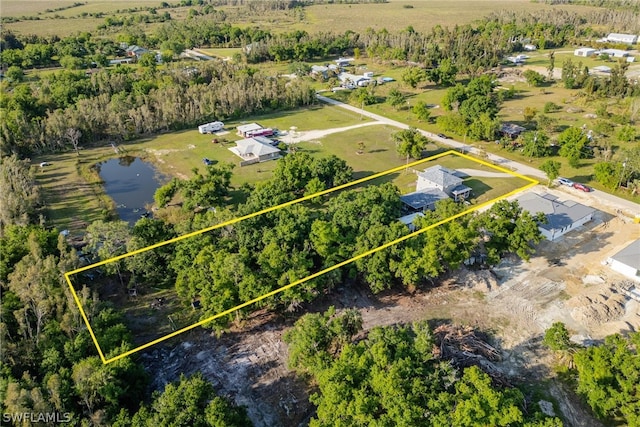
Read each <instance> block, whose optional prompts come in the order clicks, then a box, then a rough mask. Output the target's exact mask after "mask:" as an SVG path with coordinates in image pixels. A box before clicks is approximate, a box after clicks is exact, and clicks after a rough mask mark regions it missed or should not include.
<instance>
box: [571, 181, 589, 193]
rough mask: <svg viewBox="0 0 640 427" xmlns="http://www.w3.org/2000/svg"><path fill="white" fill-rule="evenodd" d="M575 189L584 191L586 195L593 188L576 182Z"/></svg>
mask: <svg viewBox="0 0 640 427" xmlns="http://www.w3.org/2000/svg"><path fill="white" fill-rule="evenodd" d="M573 188H577V189H578V190H580V191H584V192H585V193H588V192H589V191H591V187H587V186H586V185H584V184H580V183H579V182H574V183H573Z"/></svg>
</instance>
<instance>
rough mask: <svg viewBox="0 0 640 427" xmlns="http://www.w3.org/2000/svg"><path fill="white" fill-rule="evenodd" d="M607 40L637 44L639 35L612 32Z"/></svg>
mask: <svg viewBox="0 0 640 427" xmlns="http://www.w3.org/2000/svg"><path fill="white" fill-rule="evenodd" d="M607 41H608V42H612V43H627V44H636V43H638V36H637V35H635V34H621V33H610V34H609V35H608V36H607Z"/></svg>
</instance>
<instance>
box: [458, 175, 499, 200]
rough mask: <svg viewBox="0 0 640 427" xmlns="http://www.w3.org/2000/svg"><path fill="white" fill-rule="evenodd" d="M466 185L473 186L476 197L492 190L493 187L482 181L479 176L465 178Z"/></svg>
mask: <svg viewBox="0 0 640 427" xmlns="http://www.w3.org/2000/svg"><path fill="white" fill-rule="evenodd" d="M464 185H466V186H468V187H471V189H472V190H473V197H474V198H478V197H480V196H482V195H483V194H485V193H487V192H488V191H490V190H492V188H491V187H489V186H488V185H487V184H485V183H484V182H482V181H481V180H479V179H477V178H471V179H467V180H465V181H464Z"/></svg>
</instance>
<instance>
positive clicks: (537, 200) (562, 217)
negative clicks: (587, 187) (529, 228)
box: [516, 193, 596, 241]
mask: <svg viewBox="0 0 640 427" xmlns="http://www.w3.org/2000/svg"><path fill="white" fill-rule="evenodd" d="M516 200H517V201H518V203H519V204H520V206H521V207H522V209H524V210H526V211H529V212H531V214H533V215H535V214H536V213H538V212H542V213H544V215H545V217H546V218H547V223H546V224H539V225H538V229H539V230H540V232H541V233H542V235H543V236H544V237H546V238H547V240H551V241H554V240H556V239H558V238H560V237H561V236H563V235H565V234H567V233H568V232H569V231H571V230H575V229H576V228H578V227H580V226H581V225H584V224H585V223H587V222H589V221H591V220H592V219H593V214H594V213H595V212H596V209H594V208H591V207H589V206H585V205H583V204H581V203H577V202H574V201H572V200H565V201H560V200H558V198H557V197H556V196H554V195H552V194H546V193H545V194H537V193H526V194H523V195H521V196H519V197H517V198H516Z"/></svg>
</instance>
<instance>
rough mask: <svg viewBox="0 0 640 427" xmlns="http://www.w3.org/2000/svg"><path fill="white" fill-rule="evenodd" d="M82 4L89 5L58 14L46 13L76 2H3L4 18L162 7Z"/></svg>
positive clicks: (151, 0) (115, 1)
mask: <svg viewBox="0 0 640 427" xmlns="http://www.w3.org/2000/svg"><path fill="white" fill-rule="evenodd" d="M79 2H80V3H87V4H84V5H81V6H77V7H71V8H69V9H65V10H60V11H57V12H46V10H52V9H58V8H61V7H68V6H71V5H72V4H73V3H76V1H68V0H48V1H42V0H3V1H2V16H34V15H45V16H48V15H54V14H58V15H60V16H75V15H78V14H80V13H82V12H87V13H95V12H104V13H109V12H115V11H116V10H119V9H129V8H131V7H144V6H156V7H157V6H160V3H161V2H160V1H159V0H138V1H136V2H135V4H134V3H132V2H130V1H128V0H109V1H106V0H80V1H79Z"/></svg>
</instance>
